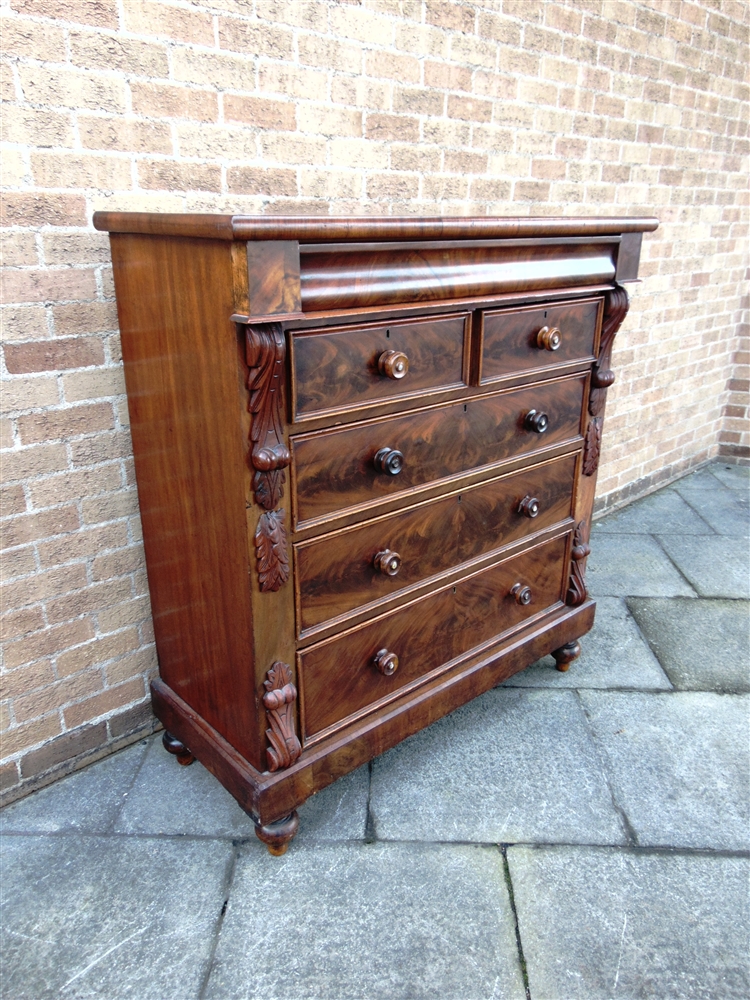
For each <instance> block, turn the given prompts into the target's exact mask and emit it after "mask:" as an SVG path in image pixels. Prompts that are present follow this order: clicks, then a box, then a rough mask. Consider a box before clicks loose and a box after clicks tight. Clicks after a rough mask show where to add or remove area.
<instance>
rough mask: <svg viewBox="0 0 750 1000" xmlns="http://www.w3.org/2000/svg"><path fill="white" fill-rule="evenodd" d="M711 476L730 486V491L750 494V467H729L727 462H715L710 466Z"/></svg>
mask: <svg viewBox="0 0 750 1000" xmlns="http://www.w3.org/2000/svg"><path fill="white" fill-rule="evenodd" d="M709 468H710V469H711V474H712V475H714V476H716V478H717V479H718V480H719V481H720V482H722V483H723V484H724V485H725V486H728V487H729V489H730V490H739V491H740V492H741V493H745V494H748V493H750V465H728V464H727V463H726V462H715V463H714V464H713V465H711V466H709Z"/></svg>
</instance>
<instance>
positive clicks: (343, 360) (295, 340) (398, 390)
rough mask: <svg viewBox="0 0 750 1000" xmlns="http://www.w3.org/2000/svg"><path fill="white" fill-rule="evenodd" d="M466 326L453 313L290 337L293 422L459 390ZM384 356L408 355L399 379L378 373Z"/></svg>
mask: <svg viewBox="0 0 750 1000" xmlns="http://www.w3.org/2000/svg"><path fill="white" fill-rule="evenodd" d="M467 321H468V314H467V313H458V314H456V315H453V316H435V317H430V318H428V319H419V320H395V321H394V322H392V323H382V324H377V325H371V324H360V325H356V326H352V325H345V326H341V327H339V326H337V327H333V328H329V329H322V330H305V332H304V333H296V334H292V336H291V349H290V354H291V361H292V370H293V378H294V412H295V415H296V417H297V418H299V416H301V415H304V414H313V413H316V412H320V411H328V412H332V413H333V412H336V411H337V410H340V409H342V408H346V407H352V406H357V407H361V406H362V405H363V404H364V403H368V402H369V403H371V402H376V401H379V400H387V399H393V398H395V397H403V396H413V395H415V394H420V393H423V392H424V391H425V390H428V389H437V388H449V387H451V386H459V385H461V384H462V381H463V377H464V372H463V368H464V343H465V337H466V335H467V327H468V322H467ZM387 351H402V352H403V353H404V354H406V355H407V357H408V363H409V369H408V373H407V374H406V375H405V376H404V377H403V378H401V379H398V380H394V379H390V378H387V377H385V376H384V375H382V374H381V373H380V371H379V370H378V361H379V359H380V357H381V356H382V355H383V354H384V353H385V352H387Z"/></svg>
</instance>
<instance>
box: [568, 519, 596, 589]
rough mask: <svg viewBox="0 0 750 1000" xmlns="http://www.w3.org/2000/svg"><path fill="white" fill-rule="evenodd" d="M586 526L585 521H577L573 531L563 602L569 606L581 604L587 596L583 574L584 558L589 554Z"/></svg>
mask: <svg viewBox="0 0 750 1000" xmlns="http://www.w3.org/2000/svg"><path fill="white" fill-rule="evenodd" d="M588 537H589V536H588V527H587V525H586V522H585V521H579V522H578V524H577V525H576V528H575V531H574V532H573V548H572V550H571V553H570V580H569V582H568V593H567V595H566V597H565V603H566V604H568V605H570V606H571V607H577V605H579V604H583V602H584V601H585V600H586V598H587V597H588V596H589V592H588V590H587V589H586V581H585V579H584V576H583V572H584V560H585V559H586V558H587V557H588V556H589V555H590V554H591V549H590V547H589V544H588Z"/></svg>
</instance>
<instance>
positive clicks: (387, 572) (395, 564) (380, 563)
mask: <svg viewBox="0 0 750 1000" xmlns="http://www.w3.org/2000/svg"><path fill="white" fill-rule="evenodd" d="M373 565H374V566H375V569H377V570H379V571H380V572H381V573H382V574H383V576H395V575H396V574H397V573H398V571H399V570H400V569H401V556H400V555H399V554H398V552H391V550H390V549H383V551H382V552H378V554H377V555H376V556H375V558H374V559H373Z"/></svg>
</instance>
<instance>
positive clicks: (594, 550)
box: [586, 532, 722, 597]
mask: <svg viewBox="0 0 750 1000" xmlns="http://www.w3.org/2000/svg"><path fill="white" fill-rule="evenodd" d="M691 537H694V538H695V540H696V543H697V544H698V545H700V546H703V547H704V548H705V547H706V545H707V543H706V536H703V535H695V536H691ZM710 539H711V545H713V544H715V543H716V542H717V541H721V540H722V539H720V538H718V537H717V536H715V535H711V536H710ZM586 583H587V586H588V588H589V590H590V591H591V594H592V596H593V597H631V596H635V597H695V591H694V590H693V588H692V587H691V586H690V584H689V583H688V582H687V581H686V580H685V579H684V577H683V576H682V575H681V574H680V573H679V572H678V571H677V570H676V569H675V567H674V566H673V565H672V562H671V560H670V559H669V557H668V556H667V555H666V554H665V552H664V550H663V549H662V548H661V546H660V545H659V543H658V542H657V541H656V539H654V538H651V536H650V535H628V534H620V535H615V534H612V535H609V534H607V533H606V532H601V533H598V534H597V536H596V538H595V539H594V544H593V545H592V546H591V555H590V556H589V558H588V560H587V563H586Z"/></svg>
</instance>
